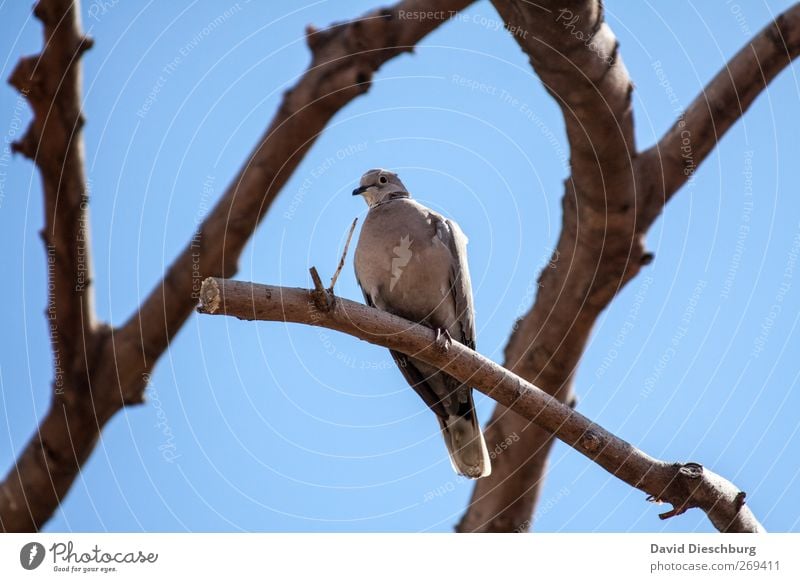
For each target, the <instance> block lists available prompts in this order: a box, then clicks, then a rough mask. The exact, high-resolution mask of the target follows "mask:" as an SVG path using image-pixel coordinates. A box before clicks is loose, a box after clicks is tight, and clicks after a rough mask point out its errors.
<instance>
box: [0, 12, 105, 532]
mask: <svg viewBox="0 0 800 582" xmlns="http://www.w3.org/2000/svg"><path fill="white" fill-rule="evenodd" d="M79 13H80V8H79V6H78V4H77V3H74V2H72V1H71V0H45V1H41V2H39V3H37V4H36V6H35V7H34V14H35V16H36V17H37V18H38V19H39V20H40V21H41V22H42V23H43V25H44V48H43V49H42V52H41V53H40V54H38V55H33V56H29V57H25V58H22V59H21V60H20V61H19V63H18V64H17V66H16V68H15V69H14V71H13V72H12V74H11V77H10V78H9V82H10V83H11V85H13V86H14V87H15V88H17V89H18V90H19V91H20V92H21V93H22V94H23V95H24V96H25V97H26V99H27V100H28V102H29V103H30V105H31V108H32V110H33V120H32V122H31V124H30V126H29V127H28V128H27V130H26V132H25V134H24V136H23V137H22V139H21V140H20V141H18V142H16V143H15V144H13V148H14V150H15V151H16V152H19V153H22V154H23V155H24V156H26V157H28V158H30V159H32V160H33V161H34V163H35V164H36V167H37V168H38V170H39V173H40V175H41V180H42V190H43V193H44V211H45V216H44V223H45V225H44V228H43V229H42V231H41V236H42V240H43V241H44V244H45V251H46V264H47V278H48V287H47V309H46V310H45V317H46V321H47V323H48V327H49V337H50V341H51V345H52V349H53V363H54V372H55V373H54V381H53V391H52V399H51V405H50V410H49V412H48V413H47V415H46V416H45V417H44V419H42V421H41V423H40V425H39V427H38V430H37V431H36V433H35V434H34V435H33V437H32V438H31V440H30V441H29V443H28V444H27V446H26V447H25V449H24V450H23V451H22V453H21V454H20V455H19V458H18V461H17V463H16V465H15V466H14V467H12V469H11V470H10V471H9V473H8V475H7V476H6V478H5V480H4V481H3V482H2V483H0V530H3V531H19V530H29V529H34V528H37V527H38V526H39V525H40V524H41V523H43V521H44V520H45V519H47V517H49V516H50V515H51V514H52V512H53V510H54V509H55V508H56V507H57V505H58V503H59V500H60V499H61V498H62V497H63V496H64V494H65V493H66V492H67V491H68V490H69V487H70V486H71V485H72V482H73V481H74V479H75V475H76V474H77V472H78V470H79V468H80V466H81V464H82V463H83V462H84V460H85V459H86V456H87V455H88V451H90V450H91V448H92V447H93V445H94V442H95V441H96V440H97V437H98V434H99V430H100V429H99V425H102V423H104V422H105V414H106V412H105V410H106V406H105V402H104V398H103V396H102V395H100V396H99V397H98V394H97V393H96V392H95V386H93V385H92V382H91V378H90V377H89V374H88V373H87V370H88V369H89V368H90V367H94V366H96V365H97V363H98V361H101V358H102V355H103V350H104V348H105V346H106V338H107V337H108V334H107V329H106V327H105V326H103V325H99V324H98V323H97V322H96V321H95V311H94V298H93V289H92V264H91V249H90V246H89V213H88V202H89V193H88V190H87V187H86V176H85V173H84V153H83V149H84V146H83V132H82V128H83V124H84V118H83V114H82V112H81V66H80V59H81V56H82V54H83V53H84V52H85V51H86V50H87V49H88V48H90V47H91V45H92V42H91V40H90V39H89V38H87V37H86V36H84V35H83V32H82V29H81V24H80V17H79ZM109 391H110V389H109Z"/></svg>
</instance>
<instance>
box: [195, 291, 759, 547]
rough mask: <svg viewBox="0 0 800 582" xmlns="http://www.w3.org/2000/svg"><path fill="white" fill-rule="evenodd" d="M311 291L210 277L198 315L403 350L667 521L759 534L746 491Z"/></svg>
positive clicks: (427, 337) (475, 359) (460, 349)
mask: <svg viewBox="0 0 800 582" xmlns="http://www.w3.org/2000/svg"><path fill="white" fill-rule="evenodd" d="M315 280H316V281H317V285H316V289H312V290H308V289H295V288H290V287H276V286H271V285H258V284H254V283H246V282H242V281H232V280H225V279H215V278H209V279H206V280H205V281H204V282H203V286H202V289H201V293H200V304H199V306H198V311H200V312H201V313H206V314H217V315H229V316H233V317H237V318H239V319H244V320H259V321H281V322H291V323H301V324H306V325H313V326H317V327H325V328H327V329H332V330H336V331H339V332H342V333H346V334H349V335H351V336H354V337H357V338H360V339H363V340H366V341H368V342H370V343H372V344H376V345H379V346H383V347H386V348H390V349H393V350H398V351H401V352H403V353H405V354H408V355H413V356H414V357H415V358H420V359H422V360H424V361H426V362H427V363H429V364H431V365H433V366H436V367H437V368H439V369H442V370H444V371H446V372H447V373H448V374H451V375H452V376H454V377H456V378H458V379H459V380H461V381H462V382H466V383H469V384H471V385H472V386H474V387H475V388H477V389H478V390H480V391H481V392H483V393H484V394H486V395H487V396H489V397H491V398H493V399H495V400H496V401H497V402H499V403H500V404H502V405H504V406H506V407H508V408H509V409H510V410H513V411H514V413H515V414H518V415H519V416H521V417H522V418H525V419H527V420H528V421H530V422H533V423H536V425H537V426H538V427H540V428H541V429H542V430H544V431H546V432H547V433H548V434H552V435H554V436H555V437H556V438H558V439H560V440H562V441H563V442H565V443H566V444H568V445H569V446H571V447H572V448H574V449H575V450H576V451H578V452H580V453H581V454H583V455H585V456H586V457H588V458H589V459H591V460H592V461H594V462H595V463H597V464H598V465H600V466H601V467H603V468H604V469H605V470H606V471H608V472H609V473H611V474H612V475H614V476H615V477H617V478H619V479H621V480H623V481H624V482H626V483H628V484H629V485H631V486H632V487H636V488H637V489H640V490H641V491H644V492H645V493H647V494H648V495H649V496H650V498H651V499H652V500H657V501H661V502H666V503H670V504H672V506H673V509H672V510H671V511H668V512H665V513H662V514H661V515H660V517H661V518H662V519H667V518H669V517H673V516H675V515H680V514H681V513H684V512H685V511H686V510H688V509H690V508H694V507H697V508H700V509H702V510H703V511H704V512H705V513H706V515H707V516H708V518H709V520H711V522H712V523H713V524H714V527H716V528H717V529H718V530H719V531H722V532H751V533H756V532H763V531H765V530H764V528H763V527H762V526H761V524H760V523H759V522H758V520H757V519H756V517H755V516H754V515H753V513H752V512H751V511H750V508H749V507H748V506H747V505H745V503H744V499H745V493H744V492H743V491H740V490H739V489H738V488H736V487H735V486H734V485H733V484H732V483H730V482H729V481H727V480H726V479H724V478H722V477H720V476H719V475H717V474H715V473H713V472H711V471H709V470H708V469H705V468H704V467H702V466H701V465H699V464H697V463H691V462H690V463H668V462H665V461H660V460H658V459H654V458H652V457H650V456H648V455H646V454H645V453H643V452H642V451H640V450H639V449H637V448H636V447H634V446H632V445H631V444H629V443H627V442H625V441H624V440H622V439H620V438H618V437H616V436H615V435H613V434H611V433H610V432H608V431H607V430H605V429H604V428H603V427H601V426H598V425H597V424H595V423H593V422H592V421H591V420H589V419H588V418H586V417H585V416H583V415H581V414H580V413H578V412H576V411H574V410H573V409H572V408H570V407H569V406H567V405H565V404H563V403H561V402H560V401H559V400H557V399H556V398H553V397H552V396H550V395H548V394H547V393H545V392H543V391H542V390H541V389H540V388H538V387H536V386H535V385H533V384H532V383H530V382H528V381H526V380H525V379H523V378H520V377H519V376H516V375H514V374H513V373H511V372H510V371H508V370H507V369H506V368H503V367H502V366H499V365H498V364H496V363H494V362H492V361H491V360H489V359H487V358H485V357H483V356H481V355H480V354H478V353H477V352H474V351H472V350H471V349H469V348H467V347H466V346H464V345H462V344H460V343H458V342H455V341H453V342H450V343H448V342H447V341H446V340H444V338H443V337H439V339H437V335H436V333H435V332H434V331H433V330H431V329H429V328H427V327H424V326H421V325H418V324H415V323H413V322H410V321H407V320H405V319H402V318H400V317H397V316H395V315H392V314H390V313H387V312H385V311H381V310H379V309H374V308H372V307H367V306H366V305H362V304H360V303H355V302H353V301H349V300H347V299H342V298H339V297H335V296H333V294H332V293H331V292H330V291H328V290H326V289H323V287H322V284H321V282H319V277H316V278H315Z"/></svg>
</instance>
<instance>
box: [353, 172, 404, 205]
mask: <svg viewBox="0 0 800 582" xmlns="http://www.w3.org/2000/svg"><path fill="white" fill-rule="evenodd" d="M359 195H361V196H363V197H364V200H365V201H366V202H367V206H369V207H370V208H372V207H373V206H375V205H376V204H380V203H381V202H386V201H387V200H393V199H395V198H410V197H411V195H410V194H409V193H408V190H406V187H405V186H404V185H403V182H401V181H400V178H399V177H398V176H397V174H395V173H394V172H390V171H389V170H382V169H380V168H378V169H376V170H369V171H368V172H367V173H366V174H364V175H363V176H361V182H360V183H359V186H358V188H356V189H355V190H353V196H359Z"/></svg>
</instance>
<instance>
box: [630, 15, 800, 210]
mask: <svg viewBox="0 0 800 582" xmlns="http://www.w3.org/2000/svg"><path fill="white" fill-rule="evenodd" d="M798 54H800V4H795V5H794V6H792V7H791V8H789V9H788V10H786V12H784V13H783V14H781V15H780V16H778V17H777V18H776V19H775V20H774V21H772V22H770V23H769V24H768V25H767V26H766V27H764V29H763V30H761V32H759V33H758V34H757V35H756V36H755V37H753V39H752V40H751V41H750V42H749V43H748V44H747V45H746V46H745V47H744V48H742V49H741V50H740V51H739V52H738V53H737V54H736V55H735V56H734V57H733V58H732V59H731V60H730V61H729V62H728V64H727V65H726V66H725V67H724V68H723V69H722V70H721V71H720V72H719V73H717V75H716V77H714V78H713V79H712V80H711V82H710V83H709V84H708V85H707V86H706V87H705V89H703V92H702V93H700V94H699V95H698V96H697V97H695V99H694V101H692V103H691V104H690V105H689V107H688V108H687V109H686V111H685V112H684V113H683V114H682V115H681V116H680V118H679V119H678V120H677V121H676V122H675V124H674V125H673V126H672V127H671V128H670V130H669V131H668V132H667V133H666V134H664V136H663V137H662V138H661V140H659V142H658V143H657V144H655V145H654V146H653V147H652V148H650V149H649V150H647V151H646V152H645V153H643V154H642V157H641V159H640V160H639V164H640V169H639V171H640V172H641V173H642V174H647V175H650V176H651V177H652V179H653V182H654V187H653V188H652V189H651V191H652V192H653V193H654V195H655V200H653V201H652V203H650V204H648V205H647V209H648V210H649V211H650V212H654V213H655V214H656V215H657V214H658V213H659V212H660V209H661V207H662V206H663V204H664V202H665V201H666V200H669V198H670V197H671V196H672V195H673V194H675V192H676V191H677V190H678V189H679V188H680V187H681V186H683V184H685V183H686V181H687V180H688V179H689V178H690V176H691V175H692V174H693V173H694V171H695V170H696V169H697V167H698V166H699V165H700V164H701V163H703V161H704V160H705V159H706V157H707V156H708V154H709V153H711V151H713V149H714V148H715V147H716V145H717V143H718V142H719V140H720V139H721V138H722V136H723V135H725V132H727V131H728V130H729V129H730V128H731V126H732V125H733V124H734V123H736V121H737V120H738V119H739V118H740V117H741V116H742V115H744V113H745V111H747V109H748V108H749V107H750V105H752V104H753V101H755V100H756V97H758V96H759V95H760V94H761V92H762V91H763V90H764V89H765V88H766V86H767V85H768V84H769V83H770V82H771V81H772V80H773V79H774V78H775V77H776V76H777V75H778V73H780V72H781V71H782V70H783V69H785V68H786V67H787V66H789V64H790V63H791V62H792V60H794V59H795V58H797V56H798ZM646 220H652V218H650V215H647V216H646Z"/></svg>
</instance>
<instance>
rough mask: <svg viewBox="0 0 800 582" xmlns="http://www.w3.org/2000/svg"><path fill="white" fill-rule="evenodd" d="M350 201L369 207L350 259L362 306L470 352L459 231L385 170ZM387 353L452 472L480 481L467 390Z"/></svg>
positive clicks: (477, 434)
mask: <svg viewBox="0 0 800 582" xmlns="http://www.w3.org/2000/svg"><path fill="white" fill-rule="evenodd" d="M353 195H354V196H355V195H361V196H363V197H364V200H365V201H366V203H367V205H368V206H369V211H368V212H367V218H366V219H365V220H364V225H363V226H362V228H361V234H360V236H359V239H358V245H357V247H356V252H355V269H356V279H357V280H358V284H359V286H360V287H361V291H362V292H363V293H364V300H365V301H366V302H367V304H368V305H370V306H372V307H377V308H378V309H382V310H384V311H388V312H389V313H393V314H395V315H398V316H400V317H404V318H405V319H409V320H411V321H414V322H417V323H419V324H421V325H425V326H427V327H430V328H432V329H434V330H436V331H437V337H442V336H443V337H444V338H446V340H445V341H450V339H451V338H452V339H455V340H457V341H459V342H461V343H462V344H464V345H465V346H467V347H469V348H471V349H475V310H474V307H473V304H472V287H471V283H470V278H469V268H468V266H467V237H466V236H464V233H463V232H461V229H460V228H459V226H458V225H457V224H456V223H455V222H453V221H452V220H449V219H447V218H445V217H443V216H442V215H441V214H439V213H437V212H434V211H433V210H431V209H429V208H426V207H425V206H423V205H422V204H420V203H419V202H417V201H415V200H412V199H411V195H410V194H409V193H408V190H407V189H406V187H405V186H404V185H403V183H402V182H401V181H400V178H399V177H398V176H397V174H394V173H392V172H389V171H388V170H382V169H376V170H369V171H368V172H367V173H366V174H364V175H363V176H362V177H361V183H360V185H359V187H358V188H356V189H355V190H353ZM390 351H391V354H392V357H393V358H394V361H395V363H396V364H397V366H398V367H399V368H400V371H401V372H402V373H403V376H405V379H406V380H407V381H408V383H409V384H410V385H411V387H412V388H413V389H414V390H415V391H416V392H417V394H419V395H420V396H421V397H422V400H423V401H424V402H425V404H427V405H428V407H429V408H430V409H431V410H433V412H434V413H435V414H436V418H437V420H438V421H439V426H440V427H441V430H442V436H443V437H444V442H445V445H446V446H447V451H448V453H449V454H450V462H451V463H452V465H453V469H454V470H455V471H456V472H457V473H459V474H460V475H464V476H465V477H469V478H472V479H477V478H479V477H487V476H488V475H489V474H490V473H491V471H492V468H491V463H490V461H489V452H488V451H487V449H486V443H485V441H484V439H483V434H482V433H481V429H480V425H479V424H478V417H477V415H476V414H475V405H474V403H473V401H472V388H471V387H470V386H468V385H466V384H462V383H461V382H459V381H458V380H456V379H455V378H453V377H452V376H449V375H447V374H445V373H444V372H442V371H440V370H439V369H438V368H436V367H434V366H431V365H429V364H426V363H425V362H423V361H421V360H418V359H415V358H412V357H410V356H406V355H405V354H402V353H400V352H396V351H393V350H390Z"/></svg>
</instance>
